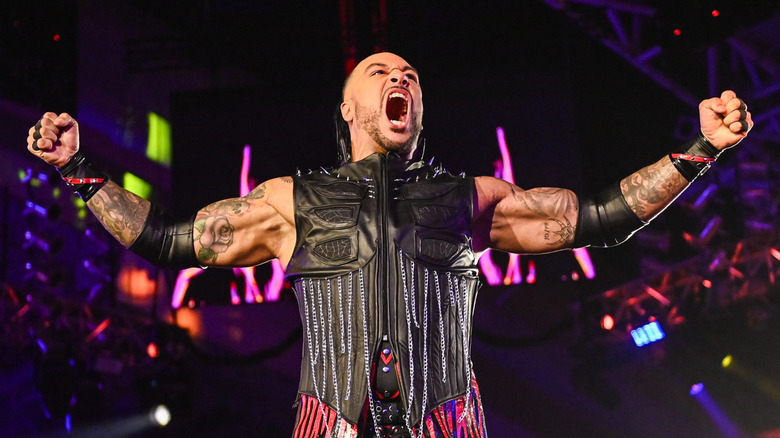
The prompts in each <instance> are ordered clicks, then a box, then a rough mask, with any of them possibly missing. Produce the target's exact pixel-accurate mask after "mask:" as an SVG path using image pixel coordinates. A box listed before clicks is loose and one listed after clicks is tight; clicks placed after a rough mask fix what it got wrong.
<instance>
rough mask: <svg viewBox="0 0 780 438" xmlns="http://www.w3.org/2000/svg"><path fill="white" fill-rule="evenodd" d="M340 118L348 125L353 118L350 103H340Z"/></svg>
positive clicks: (353, 113) (353, 114)
mask: <svg viewBox="0 0 780 438" xmlns="http://www.w3.org/2000/svg"><path fill="white" fill-rule="evenodd" d="M341 117H342V118H343V119H344V121H345V122H347V123H349V122H351V121H352V119H353V118H354V117H355V112H354V110H353V108H352V101H351V100H350V101H346V100H345V101H344V102H341Z"/></svg>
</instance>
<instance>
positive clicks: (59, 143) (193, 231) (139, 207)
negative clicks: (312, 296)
mask: <svg viewBox="0 0 780 438" xmlns="http://www.w3.org/2000/svg"><path fill="white" fill-rule="evenodd" d="M27 148H28V150H29V151H30V152H31V153H33V154H34V155H36V156H38V157H39V158H41V159H42V160H44V161H46V162H47V163H49V164H51V165H53V166H55V167H56V168H57V169H58V171H59V172H60V174H61V176H62V177H63V179H64V180H65V181H66V182H67V183H68V184H69V185H70V186H71V187H72V188H73V189H74V191H76V192H77V193H78V194H79V195H80V196H81V197H82V199H84V201H85V202H86V204H87V206H88V207H89V209H90V210H91V211H92V212H93V213H94V214H95V216H96V217H97V218H98V220H99V221H100V222H101V223H102V224H103V226H104V227H105V228H106V230H107V231H108V232H109V233H110V234H111V235H112V236H114V238H116V239H117V240H118V241H119V242H120V243H121V244H122V245H124V246H125V247H127V248H130V249H131V250H133V251H134V252H136V253H138V254H139V255H141V256H143V257H144V258H146V259H148V260H150V261H151V262H153V263H155V264H159V265H162V266H174V267H188V266H195V265H200V266H251V265H256V264H260V263H263V262H266V261H269V260H271V259H273V258H276V257H278V258H280V260H282V263H283V264H284V263H286V261H287V260H288V259H289V257H290V255H291V253H292V247H293V246H294V244H295V226H294V219H293V213H292V180H291V179H289V178H277V179H274V180H270V181H267V182H265V183H263V184H261V185H259V186H258V187H257V188H255V189H254V190H253V191H251V192H250V193H248V194H247V195H246V196H244V197H241V198H233V199H227V200H224V201H219V202H215V203H212V204H211V205H209V206H207V207H205V208H203V209H202V210H200V211H199V212H198V213H197V215H195V216H193V217H189V218H184V219H181V220H179V219H175V218H173V217H171V216H169V215H167V214H165V213H164V212H163V211H161V210H160V209H158V208H157V207H155V206H154V205H152V204H151V203H149V202H148V201H147V200H145V199H143V198H141V197H139V196H137V195H135V194H133V193H132V192H129V191H127V190H125V189H124V188H122V187H120V186H119V185H117V184H115V183H114V182H112V181H110V180H109V179H108V176H107V175H105V174H104V173H103V172H101V171H100V170H99V169H97V168H95V167H94V166H92V165H91V164H90V163H89V162H88V161H87V160H86V159H84V157H83V156H82V154H81V153H80V152H79V133H78V123H77V122H76V120H75V119H73V118H72V117H71V116H70V115H68V114H66V113H63V114H60V115H56V114H54V113H46V114H44V116H43V117H42V118H41V120H40V121H39V122H38V123H37V124H36V125H35V126H34V127H32V128H30V131H29V135H28V138H27Z"/></svg>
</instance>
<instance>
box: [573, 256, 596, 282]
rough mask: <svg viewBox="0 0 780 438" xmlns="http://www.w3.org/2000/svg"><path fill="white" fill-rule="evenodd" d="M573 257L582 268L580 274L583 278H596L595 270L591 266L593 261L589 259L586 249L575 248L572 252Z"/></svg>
mask: <svg viewBox="0 0 780 438" xmlns="http://www.w3.org/2000/svg"><path fill="white" fill-rule="evenodd" d="M574 257H575V258H576V259H577V262H578V263H579V264H580V268H582V273H583V274H585V277H586V278H588V279H590V280H592V279H594V278H596V268H595V267H594V266H593V261H592V260H591V258H590V254H589V253H588V249H587V248H577V249H575V250H574Z"/></svg>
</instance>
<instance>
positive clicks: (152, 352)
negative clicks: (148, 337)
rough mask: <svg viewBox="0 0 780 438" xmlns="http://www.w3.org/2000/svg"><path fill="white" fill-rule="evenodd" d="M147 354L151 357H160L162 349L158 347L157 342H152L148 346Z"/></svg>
mask: <svg viewBox="0 0 780 438" xmlns="http://www.w3.org/2000/svg"><path fill="white" fill-rule="evenodd" d="M146 354H148V355H149V357H151V358H156V357H158V356H159V355H160V350H159V349H158V348H157V344H155V343H154V342H150V343H149V345H147V346H146Z"/></svg>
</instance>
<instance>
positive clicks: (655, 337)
mask: <svg viewBox="0 0 780 438" xmlns="http://www.w3.org/2000/svg"><path fill="white" fill-rule="evenodd" d="M631 337H632V338H634V344H636V346H637V347H644V346H645V345H647V344H651V343H653V342H657V341H660V340H661V339H663V338H664V337H666V334H665V333H664V331H663V330H662V329H661V324H659V323H658V321H653V322H650V323H648V324H645V325H643V326H641V327H638V328H635V329H633V330H631Z"/></svg>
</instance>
